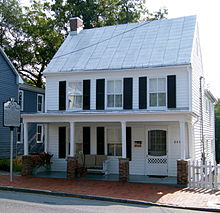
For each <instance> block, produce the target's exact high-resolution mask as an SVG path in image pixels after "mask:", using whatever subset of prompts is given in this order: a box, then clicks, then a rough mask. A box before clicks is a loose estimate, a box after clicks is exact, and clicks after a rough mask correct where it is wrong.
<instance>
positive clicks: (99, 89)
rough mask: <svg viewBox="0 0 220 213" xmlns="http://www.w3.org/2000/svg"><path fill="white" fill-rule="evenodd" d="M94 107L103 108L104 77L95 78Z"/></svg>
mask: <svg viewBox="0 0 220 213" xmlns="http://www.w3.org/2000/svg"><path fill="white" fill-rule="evenodd" d="M96 109H97V110H104V109H105V79H97V80H96Z"/></svg>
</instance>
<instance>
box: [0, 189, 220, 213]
mask: <svg viewBox="0 0 220 213" xmlns="http://www.w3.org/2000/svg"><path fill="white" fill-rule="evenodd" d="M0 190H2V191H15V192H24V193H34V194H44V195H52V196H62V197H75V198H81V199H90V200H100V201H108V202H118V203H127V204H135V205H147V206H157V207H167V208H178V209H186V210H196V211H205V212H207V211H208V212H220V209H216V208H200V207H183V206H175V205H170V204H160V203H153V202H148V201H141V200H132V199H122V198H114V197H105V196H96V195H84V194H77V193H65V192H54V191H50V190H41V189H28V188H18V187H12V186H0Z"/></svg>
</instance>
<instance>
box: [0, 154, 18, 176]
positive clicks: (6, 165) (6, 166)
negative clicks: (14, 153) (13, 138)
mask: <svg viewBox="0 0 220 213" xmlns="http://www.w3.org/2000/svg"><path fill="white" fill-rule="evenodd" d="M21 167H22V161H21V159H20V157H17V158H15V159H13V171H14V172H20V171H21ZM0 170H2V171H10V159H8V158H3V159H1V160H0Z"/></svg>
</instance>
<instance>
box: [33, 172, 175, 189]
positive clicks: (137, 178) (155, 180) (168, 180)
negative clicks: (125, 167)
mask: <svg viewBox="0 0 220 213" xmlns="http://www.w3.org/2000/svg"><path fill="white" fill-rule="evenodd" d="M33 176H34V177H44V178H66V172H61V171H44V172H39V173H37V174H35V175H33ZM78 179H80V180H104V181H118V180H119V175H118V174H109V175H99V174H98V175H96V174H87V175H86V176H85V177H80V178H78ZM128 182H130V183H146V184H161V185H173V186H178V185H177V179H176V177H173V176H169V177H168V176H166V177H165V176H164V177H162V176H155V177H149V176H146V175H129V178H128Z"/></svg>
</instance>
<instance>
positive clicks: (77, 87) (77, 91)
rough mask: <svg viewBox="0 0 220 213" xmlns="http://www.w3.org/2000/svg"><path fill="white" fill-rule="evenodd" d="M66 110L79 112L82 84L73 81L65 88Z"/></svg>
mask: <svg viewBox="0 0 220 213" xmlns="http://www.w3.org/2000/svg"><path fill="white" fill-rule="evenodd" d="M67 96H68V109H72V110H79V109H82V106H83V82H82V81H73V82H69V83H68V87H67Z"/></svg>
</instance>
